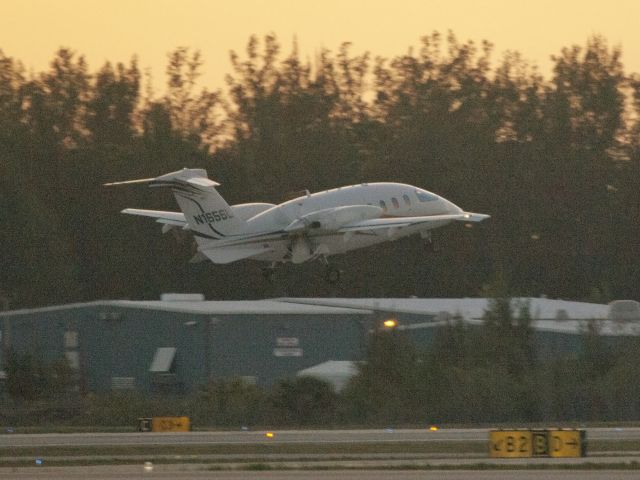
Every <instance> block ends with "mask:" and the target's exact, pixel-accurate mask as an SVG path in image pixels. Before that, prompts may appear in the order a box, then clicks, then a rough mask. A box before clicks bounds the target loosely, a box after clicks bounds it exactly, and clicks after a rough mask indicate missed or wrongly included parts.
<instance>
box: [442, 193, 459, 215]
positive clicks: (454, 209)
mask: <svg viewBox="0 0 640 480" xmlns="http://www.w3.org/2000/svg"><path fill="white" fill-rule="evenodd" d="M440 201H441V202H442V205H443V207H444V210H445V212H446V213H447V214H453V215H455V214H458V213H462V212H463V210H462V209H461V208H460V207H459V206H457V205H456V204H455V203H453V202H450V201H449V200H447V199H446V198H442V197H440Z"/></svg>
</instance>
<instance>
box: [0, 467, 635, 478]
mask: <svg viewBox="0 0 640 480" xmlns="http://www.w3.org/2000/svg"><path fill="white" fill-rule="evenodd" d="M5 470H6V469H0V478H7V479H9V478H11V479H16V480H43V479H68V480H81V479H82V480H84V479H87V478H91V479H95V480H122V479H123V478H126V479H129V480H136V479H144V480H166V479H174V478H180V479H184V480H196V479H198V480H199V479H204V478H207V479H213V480H222V479H228V480H257V479H261V480H294V479H299V478H304V479H305V480H368V479H371V480H387V479H392V480H425V479H438V480H471V479H473V480H493V479H497V480H507V479H514V478H515V479H518V480H538V479H540V478H545V479H556V480H583V479H586V480H596V479H601V478H606V479H608V480H631V479H636V478H638V471H637V470H636V471H628V470H578V471H567V470H488V471H486V470H485V471H483V470H458V471H451V470H429V471H415V470H392V471H390V470H387V471H379V470H377V471H376V470H334V471H306V470H304V471H302V470H292V471H286V472H274V471H263V472H216V471H208V470H206V469H205V470H203V469H198V467H197V466H194V467H193V468H179V467H176V466H169V465H167V466H165V468H162V469H161V468H158V469H154V471H153V472H145V471H144V470H143V469H142V467H141V466H130V465H126V466H102V467H61V468H59V469H56V468H43V469H36V468H23V469H19V470H15V471H13V472H11V471H5Z"/></svg>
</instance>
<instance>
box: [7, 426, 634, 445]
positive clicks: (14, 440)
mask: <svg viewBox="0 0 640 480" xmlns="http://www.w3.org/2000/svg"><path fill="white" fill-rule="evenodd" d="M488 432H489V430H488V429H483V428H456V429H440V430H437V431H431V430H429V429H428V428H426V427H425V428H424V429H399V430H396V429H392V428H387V429H370V430H274V431H273V434H274V435H273V437H272V438H268V437H266V436H265V433H266V431H264V430H262V431H226V432H219V431H216V432H187V433H153V432H144V433H139V432H135V433H40V434H20V433H11V434H9V433H8V434H4V435H0V448H2V447H38V446H78V447H81V446H113V445H188V444H193V445H196V444H197V445H213V444H261V443H265V444H269V443H315V444H318V443H386V442H430V441H435V442H443V441H487V440H488V438H489V433H488ZM587 439H588V440H611V441H616V440H618V441H621V440H640V428H637V427H633V428H588V429H587Z"/></svg>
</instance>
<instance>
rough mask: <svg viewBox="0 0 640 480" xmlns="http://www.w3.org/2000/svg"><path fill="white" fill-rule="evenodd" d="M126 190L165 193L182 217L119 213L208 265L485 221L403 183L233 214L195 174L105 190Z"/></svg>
mask: <svg viewBox="0 0 640 480" xmlns="http://www.w3.org/2000/svg"><path fill="white" fill-rule="evenodd" d="M127 183H148V184H149V185H150V186H152V187H169V188H171V190H172V191H173V193H174V195H175V198H176V200H177V202H178V205H179V206H180V209H181V210H182V212H163V211H156V210H140V209H131V208H128V209H125V210H123V213H128V214H133V215H141V216H146V217H151V218H154V219H155V220H156V221H157V222H159V223H162V224H163V232H166V231H168V230H170V229H172V228H182V229H183V230H188V231H190V232H191V233H193V235H194V237H195V239H196V242H197V244H198V251H199V253H198V255H197V257H198V258H197V259H199V260H202V259H206V258H208V259H209V260H211V261H212V262H214V263H231V262H234V261H237V260H242V259H252V260H258V261H264V262H269V263H271V264H276V263H285V262H292V263H303V262H306V261H308V260H312V259H315V258H323V259H324V258H326V257H329V256H331V255H336V254H340V253H345V252H348V251H350V250H355V249H358V248H363V247H368V246H371V245H375V244H378V243H382V242H386V241H391V240H396V239H398V238H402V237H406V236H408V235H412V234H415V233H420V234H422V235H423V236H428V235H429V233H428V232H429V230H432V229H434V228H438V227H441V226H444V225H447V224H449V223H451V222H453V221H463V222H479V221H482V220H484V219H485V218H488V215H483V214H477V213H469V212H465V211H463V210H462V209H461V208H460V207H458V206H456V205H454V204H453V203H451V202H450V201H449V200H447V199H445V198H442V197H440V196H439V195H436V194H434V193H432V192H429V191H427V190H423V189H421V188H418V187H414V186H411V185H406V184H402V183H362V184H359V185H350V186H346V187H340V188H334V189H331V190H325V191H322V192H317V193H307V194H306V195H303V196H300V197H298V198H294V199H293V200H288V201H286V202H284V203H281V204H279V205H274V204H270V203H246V204H239V205H233V206H230V205H228V204H227V202H226V201H225V200H224V199H223V198H222V197H221V196H220V194H219V193H218V191H217V190H216V188H215V187H217V186H218V185H219V184H217V183H216V182H214V181H212V180H210V179H209V178H208V177H207V173H206V171H205V170H201V169H183V170H180V171H177V172H172V173H168V174H166V175H162V176H160V177H157V178H151V179H144V180H133V181H128V182H116V183H112V184H107V185H117V184H127Z"/></svg>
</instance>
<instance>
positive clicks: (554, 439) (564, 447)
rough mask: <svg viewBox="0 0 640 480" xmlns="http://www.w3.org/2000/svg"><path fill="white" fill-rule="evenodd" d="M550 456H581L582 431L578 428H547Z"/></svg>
mask: <svg viewBox="0 0 640 480" xmlns="http://www.w3.org/2000/svg"><path fill="white" fill-rule="evenodd" d="M549 456H550V457H581V456H582V432H581V431H580V430H549Z"/></svg>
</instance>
